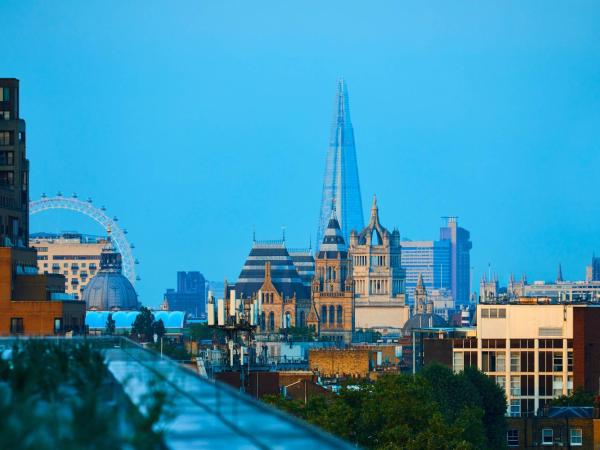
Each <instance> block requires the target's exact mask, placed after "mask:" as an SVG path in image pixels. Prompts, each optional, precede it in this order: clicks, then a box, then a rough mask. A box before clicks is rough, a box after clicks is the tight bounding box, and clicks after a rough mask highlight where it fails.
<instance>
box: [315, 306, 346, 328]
mask: <svg viewBox="0 0 600 450" xmlns="http://www.w3.org/2000/svg"><path fill="white" fill-rule="evenodd" d="M336 311H337V314H336ZM328 313H329V314H328ZM320 322H321V324H323V325H325V324H327V323H328V324H329V325H330V326H331V325H333V324H337V325H342V324H343V322H344V314H343V308H342V306H341V305H337V307H335V306H333V305H330V306H329V308H327V306H326V305H323V306H321V317H320Z"/></svg>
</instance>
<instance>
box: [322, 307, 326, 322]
mask: <svg viewBox="0 0 600 450" xmlns="http://www.w3.org/2000/svg"><path fill="white" fill-rule="evenodd" d="M321 323H322V324H323V325H325V324H326V323H327V306H325V305H323V306H321Z"/></svg>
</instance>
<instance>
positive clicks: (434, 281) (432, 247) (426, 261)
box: [400, 240, 452, 303]
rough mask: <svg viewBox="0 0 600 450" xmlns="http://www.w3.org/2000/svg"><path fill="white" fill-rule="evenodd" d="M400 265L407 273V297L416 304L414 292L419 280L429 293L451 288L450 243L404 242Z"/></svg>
mask: <svg viewBox="0 0 600 450" xmlns="http://www.w3.org/2000/svg"><path fill="white" fill-rule="evenodd" d="M400 246H401V247H402V253H401V257H400V261H401V262H400V265H401V266H402V268H403V269H404V270H405V271H406V295H407V299H408V301H409V303H414V292H415V287H416V285H417V280H418V279H419V274H421V275H422V277H423V285H424V286H425V289H426V290H427V292H431V291H432V289H440V288H445V289H450V288H451V278H450V277H451V273H452V268H451V259H450V256H451V245H450V241H447V240H445V241H402V242H401V243H400Z"/></svg>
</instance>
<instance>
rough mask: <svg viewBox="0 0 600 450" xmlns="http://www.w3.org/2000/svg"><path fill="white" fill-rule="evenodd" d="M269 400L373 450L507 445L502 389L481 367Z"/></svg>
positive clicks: (429, 371) (431, 369) (434, 370)
mask: <svg viewBox="0 0 600 450" xmlns="http://www.w3.org/2000/svg"><path fill="white" fill-rule="evenodd" d="M267 401H268V402H270V403H272V404H275V405H276V406H278V407H280V408H282V409H284V410H286V411H288V412H290V413H292V414H295V415H296V416H299V417H301V418H303V419H305V420H307V421H308V422H311V423H312V424H314V425H317V426H319V427H321V428H323V429H325V430H327V431H329V432H331V433H333V434H336V435H338V436H340V437H342V438H344V439H347V440H349V441H350V442H353V443H355V444H357V445H359V446H361V447H364V448H368V449H395V448H402V449H501V448H505V446H506V443H505V442H506V441H505V438H506V419H505V417H504V414H505V412H506V400H505V397H504V393H503V391H502V389H501V388H500V387H499V386H498V385H496V383H494V381H493V380H492V379H490V378H488V377H487V376H486V375H484V374H482V373H481V372H478V371H477V370H476V369H468V370H466V371H464V372H461V373H459V374H454V373H453V372H452V371H451V370H450V369H448V368H446V367H443V366H439V365H432V366H428V367H427V368H425V369H424V370H423V372H421V373H420V374H418V375H416V376H415V377H412V376H408V375H384V376H382V377H380V378H379V379H378V380H377V381H376V382H374V383H369V382H362V383H360V384H359V385H358V387H356V386H352V387H346V388H342V390H341V391H340V393H339V395H334V396H329V397H322V396H318V397H314V398H311V399H309V401H308V402H307V403H306V405H304V404H303V403H300V402H296V401H290V400H285V399H283V398H280V397H270V398H267Z"/></svg>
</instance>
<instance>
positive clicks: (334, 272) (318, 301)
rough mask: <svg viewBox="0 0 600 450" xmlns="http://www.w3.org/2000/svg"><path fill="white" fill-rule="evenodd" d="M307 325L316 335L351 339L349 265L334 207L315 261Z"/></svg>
mask: <svg viewBox="0 0 600 450" xmlns="http://www.w3.org/2000/svg"><path fill="white" fill-rule="evenodd" d="M308 325H309V326H312V327H314V328H315V330H316V331H317V332H318V335H319V337H325V338H331V339H334V340H340V341H342V340H343V341H344V342H346V343H351V342H352V334H353V332H354V289H353V283H352V265H351V262H350V259H349V258H348V249H347V247H346V243H345V241H344V237H343V236H342V232H341V229H340V225H339V222H338V221H337V218H336V217H335V209H334V210H333V215H332V218H331V219H330V220H329V224H328V226H327V229H326V230H325V236H324V237H323V242H322V243H321V246H320V247H319V253H318V254H317V258H316V261H315V277H314V279H313V283H312V308H311V311H310V314H309V319H308Z"/></svg>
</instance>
